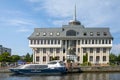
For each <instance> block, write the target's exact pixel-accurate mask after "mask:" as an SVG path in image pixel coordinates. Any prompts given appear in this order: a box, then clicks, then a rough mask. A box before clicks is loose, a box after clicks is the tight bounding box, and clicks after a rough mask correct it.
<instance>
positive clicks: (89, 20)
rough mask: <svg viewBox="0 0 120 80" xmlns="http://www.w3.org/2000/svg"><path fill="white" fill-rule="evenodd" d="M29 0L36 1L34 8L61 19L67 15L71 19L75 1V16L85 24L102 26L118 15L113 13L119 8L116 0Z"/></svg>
mask: <svg viewBox="0 0 120 80" xmlns="http://www.w3.org/2000/svg"><path fill="white" fill-rule="evenodd" d="M29 1H30V2H32V3H34V4H35V3H36V5H37V6H34V9H35V10H38V11H39V10H40V11H44V12H46V14H47V15H49V16H51V17H54V18H61V19H62V18H68V17H71V19H72V16H73V13H74V5H75V3H76V5H77V17H78V19H80V21H81V22H83V23H85V24H86V25H87V26H104V24H106V23H108V22H111V20H112V19H113V17H115V16H116V15H119V14H116V15H114V14H115V12H116V11H117V12H118V10H119V7H118V6H119V4H118V3H119V1H117V0H116V1H115V0H44V1H42V3H41V1H40V0H35V1H34V0H29ZM38 3H39V4H40V5H39V4H38ZM115 6H117V8H116V7H115ZM113 8H115V9H113ZM119 12H120V11H119ZM101 24H103V25H101Z"/></svg>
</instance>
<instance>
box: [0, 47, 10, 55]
mask: <svg viewBox="0 0 120 80" xmlns="http://www.w3.org/2000/svg"><path fill="white" fill-rule="evenodd" d="M4 52H8V53H10V54H11V49H10V48H6V47H3V46H2V45H0V54H2V53H4Z"/></svg>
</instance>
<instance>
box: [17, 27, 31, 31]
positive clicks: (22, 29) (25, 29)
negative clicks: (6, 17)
mask: <svg viewBox="0 0 120 80" xmlns="http://www.w3.org/2000/svg"><path fill="white" fill-rule="evenodd" d="M29 31H30V29H28V28H26V27H21V28H20V29H19V30H17V32H29Z"/></svg>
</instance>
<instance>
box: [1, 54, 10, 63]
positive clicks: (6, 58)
mask: <svg viewBox="0 0 120 80" xmlns="http://www.w3.org/2000/svg"><path fill="white" fill-rule="evenodd" d="M11 61H12V59H11V56H10V53H8V52H5V53H2V54H1V55H0V62H11Z"/></svg>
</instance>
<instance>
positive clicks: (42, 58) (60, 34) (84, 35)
mask: <svg viewBox="0 0 120 80" xmlns="http://www.w3.org/2000/svg"><path fill="white" fill-rule="evenodd" d="M28 39H29V47H30V48H32V50H33V62H34V63H40V64H44V63H47V62H49V61H50V60H52V59H53V58H56V59H58V60H62V61H66V60H68V59H72V60H73V61H77V62H78V63H80V64H82V63H83V56H85V55H86V54H87V57H88V62H90V63H92V64H107V63H109V53H110V50H111V47H112V40H113V37H112V35H111V33H110V30H109V28H86V27H84V26H83V25H81V23H80V22H79V21H77V20H76V19H74V20H72V21H70V22H69V24H68V25H63V26H62V27H61V28H35V29H34V32H33V33H32V34H31V35H30V36H29V37H28Z"/></svg>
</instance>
